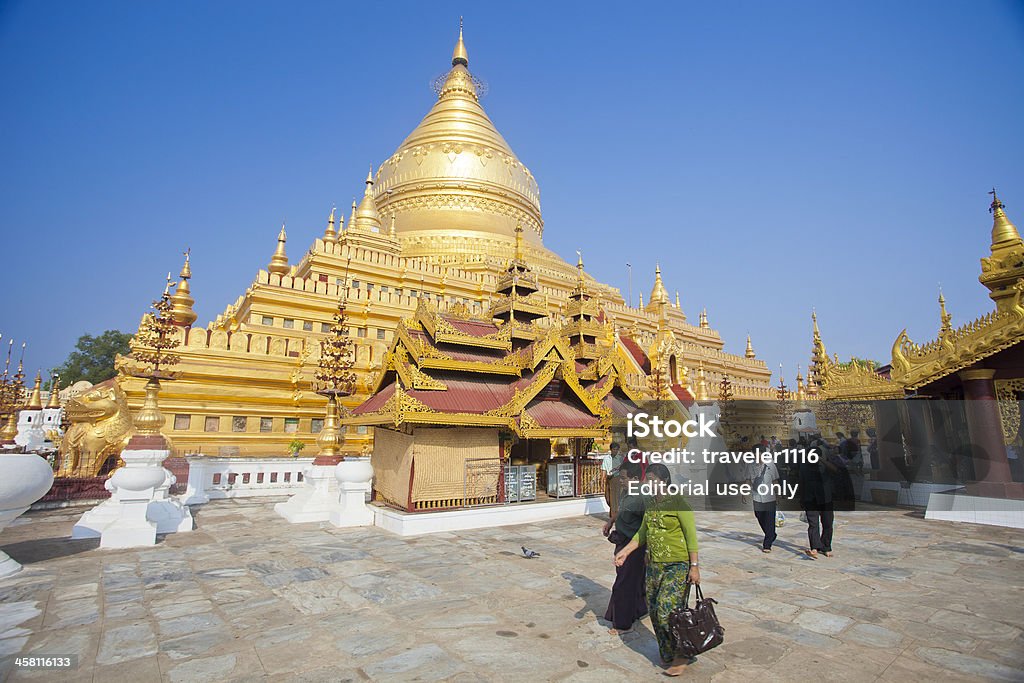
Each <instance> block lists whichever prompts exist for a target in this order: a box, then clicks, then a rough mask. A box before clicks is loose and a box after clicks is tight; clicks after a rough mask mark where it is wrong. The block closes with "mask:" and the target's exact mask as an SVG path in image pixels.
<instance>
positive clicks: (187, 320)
mask: <svg viewBox="0 0 1024 683" xmlns="http://www.w3.org/2000/svg"><path fill="white" fill-rule="evenodd" d="M191 253H192V250H191V249H186V250H185V263H184V265H182V266H181V273H180V274H179V275H178V277H180V278H181V281H180V282H179V283H178V286H177V287H175V288H174V294H172V295H171V304H172V306H173V308H172V309H171V316H172V317H173V318H174V322H175V323H177V324H178V325H181V326H182V327H188V326H189V325H191V324H192V323H194V322H195V321H196V318H198V317H199V316H197V315H196V312H195V311H194V310H192V306H194V305H195V303H196V300H195V299H193V298H192V290H191V288H190V287H189V284H188V281H189V279H190V278H191V277H192V267H191V266H190V265H189V256H190V254H191Z"/></svg>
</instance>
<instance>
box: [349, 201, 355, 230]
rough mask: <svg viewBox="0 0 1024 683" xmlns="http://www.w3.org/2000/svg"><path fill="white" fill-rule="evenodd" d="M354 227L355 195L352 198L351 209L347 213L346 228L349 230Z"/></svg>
mask: <svg viewBox="0 0 1024 683" xmlns="http://www.w3.org/2000/svg"><path fill="white" fill-rule="evenodd" d="M354 227H356V199H355V197H353V198H352V209H351V213H349V215H348V229H349V230H351V229H352V228H354Z"/></svg>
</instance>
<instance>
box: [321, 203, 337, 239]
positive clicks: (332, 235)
mask: <svg viewBox="0 0 1024 683" xmlns="http://www.w3.org/2000/svg"><path fill="white" fill-rule="evenodd" d="M336 210H337V207H335V206H332V207H331V215H330V216H328V217H327V229H326V230H324V241H325V242H334V241H336V240H337V239H338V233H337V231H336V230H335V229H334V212H335V211H336Z"/></svg>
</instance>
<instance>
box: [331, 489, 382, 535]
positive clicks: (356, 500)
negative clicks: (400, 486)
mask: <svg viewBox="0 0 1024 683" xmlns="http://www.w3.org/2000/svg"><path fill="white" fill-rule="evenodd" d="M339 488H340V491H339V494H338V503H337V504H336V509H335V510H333V511H331V514H330V517H329V518H328V520H329V521H330V523H331V524H333V525H334V526H336V527H349V526H372V525H373V510H371V509H370V508H369V506H367V505H366V494H368V493H369V492H370V482H366V483H365V484H363V483H348V482H343V483H341V484H340V485H339Z"/></svg>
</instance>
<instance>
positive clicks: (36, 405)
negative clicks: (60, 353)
mask: <svg viewBox="0 0 1024 683" xmlns="http://www.w3.org/2000/svg"><path fill="white" fill-rule="evenodd" d="M42 386H43V374H42V373H41V372H39V371H36V383H35V385H34V386H33V387H32V394H31V395H30V396H29V397H28V402H27V403H26V404H25V410H42V409H43V398H42V394H41V393H40V389H41V388H42Z"/></svg>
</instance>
